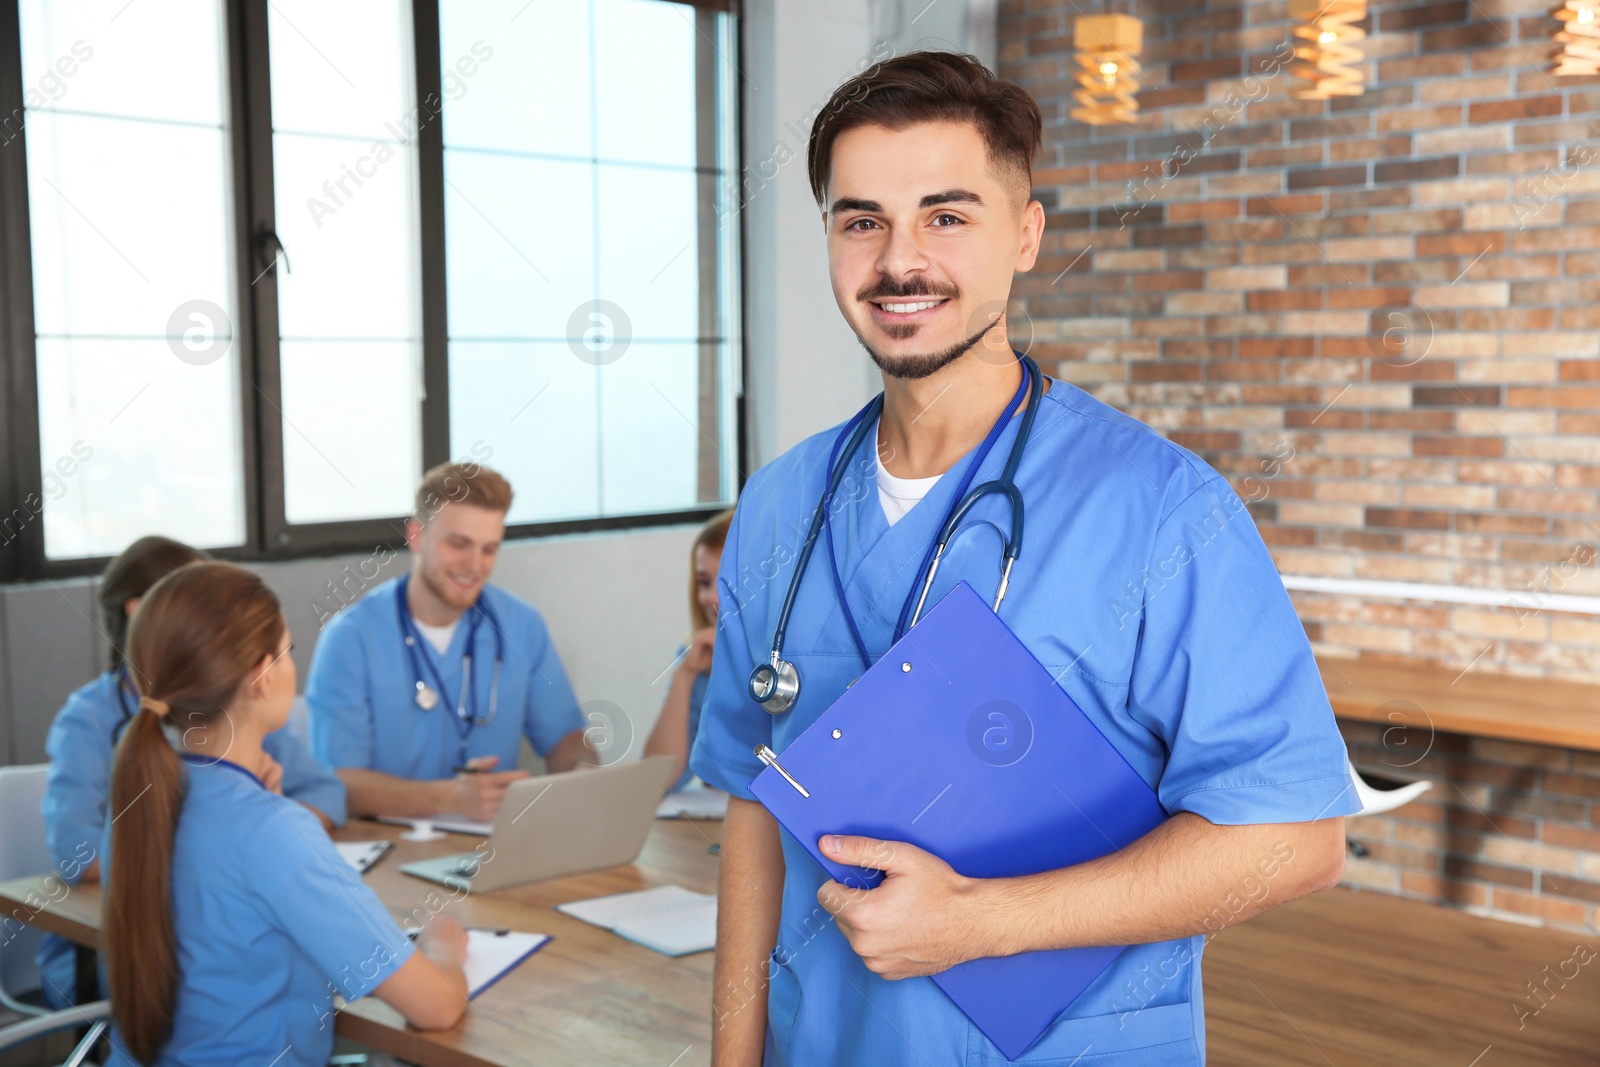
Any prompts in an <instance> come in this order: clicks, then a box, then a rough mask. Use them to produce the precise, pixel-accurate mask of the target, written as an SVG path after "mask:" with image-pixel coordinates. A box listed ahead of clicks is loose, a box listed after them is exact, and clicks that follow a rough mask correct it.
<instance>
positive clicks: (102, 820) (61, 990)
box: [36, 536, 345, 1008]
mask: <svg viewBox="0 0 1600 1067" xmlns="http://www.w3.org/2000/svg"><path fill="white" fill-rule="evenodd" d="M205 558H206V554H205V553H204V552H201V551H200V550H199V549H195V548H190V547H189V546H188V545H186V544H183V543H181V542H178V541H174V540H172V539H171V538H168V537H159V536H150V537H141V538H140V539H139V540H137V541H135V542H134V543H133V544H131V545H129V546H128V547H127V548H125V549H123V551H122V553H121V554H120V555H118V556H117V558H116V559H113V560H112V561H111V562H110V563H109V564H108V565H107V566H106V570H105V573H104V574H103V575H102V576H101V578H100V585H99V589H98V598H99V601H100V610H101V617H102V619H103V620H104V622H105V628H106V629H105V633H106V638H107V640H108V641H109V642H110V645H111V666H110V669H108V670H107V671H106V672H105V673H104V674H102V675H100V677H98V678H96V679H95V680H94V681H92V682H90V683H89V684H87V685H85V686H83V687H82V688H80V689H78V690H77V691H75V692H74V693H73V694H72V695H71V696H70V697H68V698H67V702H66V704H65V705H64V706H63V707H62V709H61V710H60V711H59V712H57V713H56V717H55V721H54V722H52V723H51V724H50V735H49V737H48V738H47V739H46V740H45V751H46V752H47V753H48V754H49V756H50V774H49V778H48V780H47V783H46V785H45V794H44V803H43V805H42V808H43V814H44V829H45V841H46V843H47V844H48V845H49V847H50V856H51V859H52V860H53V861H54V862H55V865H56V869H57V870H58V871H59V872H60V873H61V876H62V877H63V878H65V879H66V880H67V881H68V882H69V883H73V884H76V883H78V882H94V881H98V880H99V877H100V854H99V852H100V838H101V835H102V834H103V833H104V832H105V828H106V817H107V815H108V811H107V808H108V807H109V803H110V801H109V799H108V798H109V795H110V792H111V761H112V757H113V756H114V755H115V750H116V744H117V742H118V741H119V740H120V739H121V738H122V734H123V732H124V731H125V730H126V729H127V727H128V724H129V723H130V722H132V721H133V717H134V715H135V713H136V712H137V711H138V710H139V694H138V691H137V690H136V689H135V688H134V684H133V679H132V678H131V677H130V676H129V673H128V668H127V666H126V665H125V663H124V659H123V649H124V648H125V647H126V645H127V637H128V621H129V620H130V619H131V618H133V613H134V611H135V610H136V609H137V608H138V606H139V602H140V600H141V599H143V597H144V595H145V593H147V592H148V591H149V590H150V587H151V586H153V585H155V584H156V582H158V581H159V580H161V579H162V578H164V577H165V576H166V575H168V574H170V573H171V572H172V571H175V570H177V569H178V568H179V567H184V566H187V565H188V564H190V563H195V562H198V561H200V560H203V559H205ZM261 748H262V756H261V758H262V762H261V764H260V765H259V766H258V767H257V768H256V771H257V773H258V774H260V775H261V778H262V780H263V782H265V783H266V785H267V786H268V788H270V789H272V790H273V791H275V792H278V793H281V794H283V795H284V796H286V797H288V798H290V799H291V800H296V801H299V802H300V803H301V804H303V805H304V806H305V807H307V808H309V809H310V810H311V812H312V814H314V815H316V816H317V818H318V819H319V820H320V821H321V823H322V825H323V826H324V827H325V828H327V829H332V828H333V827H335V826H343V825H344V821H345V792H344V784H343V783H342V782H340V781H339V779H338V777H337V776H335V775H334V773H333V772H332V771H331V770H329V769H328V768H327V767H324V766H322V765H321V764H319V763H318V762H317V761H316V760H314V759H312V757H311V752H310V750H309V749H307V747H306V743H305V741H304V740H303V739H302V738H300V737H298V736H297V735H295V734H293V733H291V732H290V731H289V730H288V729H282V730H277V731H274V732H273V733H270V734H268V735H267V736H266V738H264V739H263V741H262V744H261ZM36 958H37V961H38V964H39V974H40V977H41V979H42V989H43V993H44V999H45V1001H46V1003H48V1004H49V1005H50V1006H51V1007H55V1008H60V1007H65V1006H66V1005H67V1004H70V1003H73V1002H74V1000H75V997H76V986H77V967H76V962H75V961H76V950H75V949H74V947H73V945H72V943H71V942H70V941H67V940H66V939H65V938H61V937H57V936H56V935H54V934H47V935H45V938H44V940H43V941H41V942H40V944H39V951H38V954H37V957H36Z"/></svg>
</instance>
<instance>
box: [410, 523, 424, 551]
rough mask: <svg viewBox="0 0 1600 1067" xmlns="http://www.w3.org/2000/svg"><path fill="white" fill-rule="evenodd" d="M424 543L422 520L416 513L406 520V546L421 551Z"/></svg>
mask: <svg viewBox="0 0 1600 1067" xmlns="http://www.w3.org/2000/svg"><path fill="white" fill-rule="evenodd" d="M421 545H422V520H420V519H418V518H417V517H416V516H415V515H413V516H412V517H411V518H409V519H407V520H406V547H407V548H409V549H410V550H411V551H413V552H418V551H421Z"/></svg>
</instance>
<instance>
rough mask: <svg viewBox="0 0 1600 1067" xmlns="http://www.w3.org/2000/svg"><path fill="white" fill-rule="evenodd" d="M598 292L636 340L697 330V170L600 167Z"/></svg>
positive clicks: (686, 336)
mask: <svg viewBox="0 0 1600 1067" xmlns="http://www.w3.org/2000/svg"><path fill="white" fill-rule="evenodd" d="M598 170H599V176H600V218H599V223H600V226H599V230H600V293H601V295H602V296H603V297H604V298H605V299H607V300H610V301H612V302H613V303H615V304H617V305H618V306H619V307H621V308H622V309H623V310H624V311H625V312H627V315H628V321H629V323H630V324H631V327H632V332H633V336H634V337H640V338H656V339H660V338H670V339H672V340H679V341H687V340H693V339H694V338H696V337H698V336H699V334H700V255H699V251H698V249H697V247H696V245H697V242H698V240H699V225H698V223H699V219H698V217H697V215H696V208H697V206H698V205H697V203H696V195H695V186H696V176H695V173H694V172H693V171H689V170H683V171H663V170H650V169H645V168H643V167H611V166H605V165H602V166H600V167H599V168H598Z"/></svg>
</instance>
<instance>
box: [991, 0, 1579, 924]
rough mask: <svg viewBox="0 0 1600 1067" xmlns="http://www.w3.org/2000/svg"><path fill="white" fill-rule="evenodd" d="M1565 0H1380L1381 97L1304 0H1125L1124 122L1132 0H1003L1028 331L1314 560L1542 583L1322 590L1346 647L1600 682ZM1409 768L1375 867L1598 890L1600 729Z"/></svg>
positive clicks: (1373, 56)
mask: <svg viewBox="0 0 1600 1067" xmlns="http://www.w3.org/2000/svg"><path fill="white" fill-rule="evenodd" d="M1554 6H1555V4H1554V2H1553V0H1471V2H1467V0H1443V2H1425V3H1420V4H1418V3H1409V4H1407V3H1385V2H1378V3H1373V4H1372V5H1371V7H1370V11H1371V15H1370V17H1369V19H1368V22H1367V29H1368V32H1369V34H1370V36H1369V38H1368V39H1367V41H1366V42H1365V43H1364V51H1365V54H1366V55H1367V57H1368V62H1367V63H1366V65H1365V66H1366V71H1367V75H1368V88H1367V91H1366V93H1365V94H1364V95H1362V96H1359V97H1354V98H1346V99H1339V100H1334V101H1330V102H1323V101H1300V100H1295V99H1293V98H1292V97H1291V96H1290V95H1289V88H1290V84H1289V83H1290V79H1289V78H1288V76H1287V74H1286V72H1285V66H1284V64H1285V61H1286V58H1287V55H1288V42H1289V41H1290V23H1289V21H1288V18H1287V8H1286V3H1285V2H1284V0H1256V2H1251V3H1248V4H1244V3H1239V2H1237V0H1235V2H1229V0H1127V2H1126V3H1124V4H1122V5H1113V7H1112V8H1111V9H1112V10H1119V11H1127V12H1128V13H1131V14H1133V15H1135V16H1137V17H1139V18H1140V19H1141V20H1142V21H1143V23H1144V31H1145V42H1146V44H1145V50H1144V55H1143V62H1144V65H1145V69H1144V77H1143V89H1142V90H1141V92H1140V93H1139V99H1140V104H1141V118H1140V122H1139V124H1138V125H1137V126H1115V127H1101V128H1099V129H1095V128H1092V127H1089V126H1085V125H1083V124H1080V123H1078V122H1075V121H1074V120H1072V119H1071V118H1070V117H1069V114H1070V112H1071V110H1072V108H1073V106H1074V105H1073V102H1072V99H1071V92H1072V89H1073V83H1072V81H1071V76H1072V74H1073V72H1074V71H1075V70H1076V65H1075V62H1074V58H1073V53H1072V47H1073V39H1072V31H1073V19H1074V17H1075V16H1076V15H1077V14H1079V13H1082V12H1088V11H1098V10H1100V9H1101V8H1100V7H1098V6H1095V7H1081V5H1080V6H1074V5H1073V4H1071V3H1068V2H1065V0H1059V2H1056V0H1002V3H1001V15H1000V38H999V40H1000V73H1001V74H1002V75H1003V76H1005V77H1008V78H1011V79H1013V80H1015V81H1018V82H1020V83H1021V84H1022V85H1023V86H1025V87H1026V88H1027V89H1029V90H1030V91H1031V92H1032V93H1033V94H1034V96H1035V97H1036V98H1037V99H1038V100H1039V102H1040V104H1041V106H1042V107H1043V109H1044V113H1045V123H1046V125H1045V151H1044V157H1043V159H1042V160H1041V163H1040V165H1039V167H1038V169H1037V171H1036V174H1035V185H1036V195H1037V196H1038V197H1039V199H1040V200H1041V201H1042V202H1043V203H1044V204H1045V206H1046V209H1047V212H1048V216H1049V219H1048V226H1047V230H1046V235H1045V245H1044V250H1043V253H1042V255H1041V257H1040V262H1039V264H1038V266H1037V268H1036V269H1035V270H1034V271H1033V272H1032V273H1031V274H1030V275H1028V276H1027V277H1025V278H1021V279H1019V280H1018V283H1017V286H1016V289H1015V292H1014V302H1013V308H1012V326H1013V339H1014V340H1015V341H1016V342H1017V343H1018V344H1019V345H1028V346H1030V350H1031V351H1032V353H1033V354H1034V355H1035V356H1036V357H1037V358H1039V359H1040V361H1041V362H1042V363H1044V364H1045V366H1046V367H1047V369H1049V370H1051V371H1052V372H1053V373H1055V374H1057V375H1058V376H1060V377H1062V378H1064V379H1066V380H1068V381H1071V382H1074V383H1076V384H1078V385H1081V386H1083V387H1084V388H1086V389H1088V390H1090V391H1091V392H1093V393H1095V394H1096V395H1097V396H1099V397H1100V398H1102V399H1104V400H1106V401H1108V402H1109V403H1112V404H1114V405H1116V406H1118V407H1120V408H1122V409H1124V410H1126V411H1129V412H1131V413H1132V414H1134V415H1136V416H1138V417H1139V418H1141V419H1144V420H1145V421H1146V422H1149V423H1151V424H1152V425H1154V426H1156V427H1157V428H1159V429H1161V430H1162V431H1164V432H1166V433H1167V434H1168V435H1169V436H1170V437H1171V438H1172V439H1174V440H1176V441H1178V442H1180V443H1182V444H1184V445H1186V446H1188V447H1190V448H1192V449H1194V450H1195V451H1197V452H1198V453H1200V454H1201V455H1202V456H1204V457H1205V458H1206V459H1207V460H1208V461H1210V462H1211V463H1212V464H1213V465H1214V466H1216V467H1217V468H1218V469H1219V470H1221V471H1222V472H1223V473H1225V474H1227V475H1228V476H1229V477H1230V479H1231V480H1232V481H1233V483H1234V486H1235V488H1236V489H1237V490H1238V491H1239V493H1240V495H1241V496H1242V497H1243V498H1244V499H1245V500H1246V501H1248V502H1250V505H1251V510H1252V513H1253V514H1254V515H1255V518H1256V521H1257V523H1258V525H1259V526H1260V528H1261V531H1262V534H1263V536H1264V537H1265V539H1266V540H1267V543H1268V544H1269V546H1270V547H1271V549H1272V551H1273V554H1274V556H1275V558H1276V559H1277V562H1278V565H1279V568H1280V570H1282V572H1283V573H1284V574H1285V575H1286V576H1288V577H1291V578H1292V577H1293V576H1301V577H1314V578H1335V579H1351V580H1360V579H1368V580H1380V581H1402V582H1421V583H1430V584H1434V585H1441V586H1451V587H1457V588H1462V587H1465V588H1468V589H1476V590H1502V591H1507V592H1510V593H1514V594H1515V597H1514V599H1513V600H1512V602H1511V603H1510V604H1509V605H1507V606H1501V607H1496V606H1477V605H1468V604H1459V603H1450V602H1440V601H1430V600H1421V599H1390V598H1380V597H1357V596H1351V595H1348V594H1344V593H1327V592H1315V593H1313V592H1305V591H1296V592H1295V593H1294V599H1295V603H1296V606H1297V608H1298V609H1299V611H1300V614H1301V617H1302V619H1303V620H1304V622H1305V624H1306V628H1307V631H1308V633H1309V635H1310V636H1311V639H1312V642H1313V645H1314V646H1315V647H1316V648H1317V649H1318V651H1319V652H1322V653H1325V654H1330V655H1340V656H1377V657H1410V658H1421V659H1429V660H1438V661H1442V662H1445V663H1447V664H1451V665H1453V666H1454V667H1456V668H1458V669H1462V670H1469V669H1470V670H1482V671H1498V672H1504V673H1516V674H1527V675H1549V676H1559V677H1565V678H1570V679H1574V680H1579V681H1588V682H1600V617H1597V616H1594V615H1588V614H1581V613H1572V612H1564V611H1558V610H1555V609H1556V608H1558V607H1562V606H1563V605H1561V603H1560V602H1559V597H1560V596H1561V595H1567V594H1575V595H1580V596H1594V595H1600V565H1597V564H1596V547H1597V546H1600V520H1597V512H1600V499H1597V497H1600V88H1597V87H1596V82H1595V80H1594V79H1580V80H1572V79H1563V80H1562V81H1561V82H1560V83H1557V82H1556V81H1555V80H1554V79H1553V78H1552V77H1551V76H1550V75H1548V74H1547V73H1546V71H1547V68H1548V66H1549V60H1550V57H1551V55H1552V53H1553V52H1554V50H1555V45H1554V44H1553V43H1552V42H1551V40H1550V35H1551V33H1552V32H1553V30H1554V29H1555V28H1556V26H1557V23H1556V22H1555V21H1554V20H1553V19H1550V18H1549V17H1548V12H1549V11H1550V10H1551V9H1552V8H1553V7H1554ZM1080 8H1081V10H1080ZM1596 714H1600V708H1597V710H1596ZM1345 728H1346V729H1347V731H1348V732H1347V739H1348V740H1349V742H1350V745H1351V751H1352V754H1353V756H1354V757H1355V759H1356V761H1357V763H1358V764H1360V765H1362V766H1364V767H1367V768H1370V769H1374V770H1378V771H1383V770H1385V769H1386V766H1387V765H1392V763H1393V761H1392V760H1391V759H1390V758H1388V756H1387V754H1386V753H1385V752H1384V751H1383V750H1382V745H1381V742H1382V733H1381V730H1380V729H1379V728H1378V727H1368V726H1365V725H1360V724H1345ZM1393 775H1394V777H1397V778H1412V777H1416V776H1418V775H1424V776H1428V777H1432V778H1433V779H1434V780H1436V781H1437V782H1438V783H1439V784H1438V786H1437V787H1436V788H1435V789H1434V790H1433V791H1432V792H1431V793H1430V794H1428V796H1427V797H1425V798H1424V799H1423V800H1420V801H1418V802H1416V803H1414V804H1412V805H1409V806H1408V807H1407V808H1406V809H1403V810H1402V811H1401V812H1398V813H1396V814H1395V815H1394V816H1385V817H1367V818H1363V819H1358V820H1353V821H1352V822H1351V824H1350V825H1351V832H1352V834H1353V835H1354V836H1356V837H1357V838H1358V839H1360V840H1362V841H1363V843H1365V844H1366V845H1367V847H1368V849H1369V852H1370V856H1369V858H1367V859H1365V860H1359V861H1352V863H1351V865H1350V868H1349V870H1350V875H1349V880H1350V881H1351V882H1353V883H1357V884H1362V885H1367V886H1372V887H1374V888H1380V889H1383V890H1386V891H1390V892H1398V893H1405V894H1409V895H1415V896H1420V897H1427V898H1430V899H1436V900H1446V901H1451V902H1453V903H1457V904H1460V905H1462V906H1469V907H1473V908H1479V909H1483V910H1485V911H1488V912H1491V913H1495V914H1499V915H1502V916H1506V917H1513V918H1520V919H1523V920H1525V921H1527V920H1531V921H1538V922H1546V923H1553V924H1557V925H1562V926H1569V927H1572V928H1574V929H1577V928H1579V927H1581V926H1582V925H1583V923H1585V922H1588V921H1595V920H1596V919H1597V918H1600V916H1597V915H1596V912H1595V907H1596V904H1597V902H1600V759H1597V758H1596V757H1595V756H1594V755H1593V754H1584V753H1574V752H1568V751H1565V750H1560V749H1548V748H1542V747H1540V746H1517V745H1506V744H1500V743H1490V742H1484V741H1476V742H1474V741H1472V740H1470V739H1468V738H1464V737H1453V736H1448V735H1440V736H1439V737H1438V738H1437V739H1436V749H1435V750H1434V751H1433V752H1431V753H1430V756H1429V758H1428V760H1426V761H1425V762H1424V763H1422V764H1418V765H1417V766H1414V767H1404V768H1397V769H1394V771H1393Z"/></svg>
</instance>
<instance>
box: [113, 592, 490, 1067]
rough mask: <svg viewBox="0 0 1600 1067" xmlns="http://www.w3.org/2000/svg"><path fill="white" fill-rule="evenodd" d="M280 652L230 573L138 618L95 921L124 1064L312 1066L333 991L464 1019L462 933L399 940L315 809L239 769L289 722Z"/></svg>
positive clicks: (425, 1016)
mask: <svg viewBox="0 0 1600 1067" xmlns="http://www.w3.org/2000/svg"><path fill="white" fill-rule="evenodd" d="M290 647H291V646H290V644H289V630H288V626H287V625H286V624H285V622H284V619H283V614H282V612H281V610H280V609H279V605H278V600H277V597H275V596H274V595H273V594H272V592H271V591H270V590H269V589H267V587H266V586H265V585H264V584H263V583H262V581H261V579H260V578H258V577H257V576H256V575H255V574H253V573H252V572H250V571H248V570H245V569H244V568H242V567H238V566H235V565H233V564H229V563H214V562H202V563H195V564H192V565H190V566H186V567H182V568H180V569H178V570H176V571H173V572H172V573H171V574H169V575H167V576H166V577H165V578H163V579H161V580H160V581H159V582H157V583H156V584H155V585H154V586H153V587H152V588H151V589H150V591H149V592H148V593H147V594H146V595H145V597H144V600H143V603H142V604H141V606H140V608H139V611H138V612H137V613H136V614H135V615H134V618H133V623H132V626H131V628H130V632H129V637H128V645H127V658H128V667H129V673H130V674H131V675H132V677H133V679H134V682H135V684H136V686H137V687H138V691H139V695H138V711H137V713H136V714H135V716H134V718H133V721H132V722H131V723H130V724H129V725H128V728H127V729H126V730H125V731H124V732H123V736H122V740H121V742H120V743H119V745H118V747H117V755H116V762H115V765H114V768H113V771H112V776H111V810H112V812H114V813H116V814H115V815H114V817H113V819H112V822H111V827H110V842H109V847H108V848H107V849H106V850H105V855H106V858H107V864H106V868H105V872H104V880H105V893H104V897H103V899H104V909H105V913H104V916H103V921H102V931H103V934H104V942H103V944H104V948H105V957H106V970H107V974H108V976H109V979H110V984H111V1003H112V1017H113V1022H114V1024H115V1025H114V1027H113V1030H112V1050H113V1054H114V1055H113V1059H114V1060H115V1061H117V1062H119V1063H123V1064H126V1063H128V1062H129V1061H135V1062H138V1063H142V1064H158V1063H159V1064H186V1065H187V1064H218V1065H222V1064H226V1065H227V1067H237V1065H238V1064H240V1063H249V1062H259V1063H262V1064H266V1063H275V1064H277V1065H279V1067H291V1065H305V1067H322V1065H323V1064H325V1063H326V1062H327V1060H328V1057H329V1055H330V1054H331V1053H332V1050H333V1025H332V1023H333V1010H334V1007H333V998H334V995H335V994H338V995H340V996H342V997H344V998H345V999H346V1000H355V999H357V998H359V997H363V996H366V995H367V994H368V993H375V994H376V995H377V996H378V997H379V998H380V999H381V1000H383V1001H385V1002H386V1003H388V1004H389V1005H391V1006H392V1007H394V1008H395V1009H396V1010H397V1011H399V1012H400V1013H401V1014H402V1015H404V1016H405V1018H406V1019H407V1021H409V1022H410V1023H411V1024H412V1025H413V1026H416V1027H418V1028H421V1029H445V1028H448V1027H451V1026H454V1025H455V1023H456V1021H457V1020H458V1019H460V1017H461V1015H462V1013H463V1012H464V1011H465V1010H466V1003H467V1001H466V979H465V977H464V976H463V974H462V971H461V965H462V961H463V960H464V958H465V954H466V933H465V932H464V931H463V930H462V929H461V927H460V925H459V924H457V923H456V922H455V921H454V920H450V919H444V918H442V917H438V916H436V917H435V918H434V920H433V921H432V922H430V923H429V924H428V926H426V927H425V928H424V929H423V931H422V933H421V934H420V935H419V936H418V937H417V939H416V942H415V943H413V942H412V941H410V940H408V939H407V937H406V936H405V934H404V933H403V932H402V931H401V930H400V928H399V927H398V926H396V925H395V922H394V920H393V919H391V918H390V917H389V915H388V913H387V912H386V911H385V910H384V907H383V905H382V903H380V902H379V900H378V898H377V896H376V895H375V894H374V893H373V892H372V890H371V889H370V888H368V887H367V886H366V885H365V884H363V883H362V881H361V879H360V876H359V875H357V874H356V873H355V871H354V870H353V869H352V868H350V867H349V866H348V865H347V864H346V863H344V861H343V860H341V859H340V858H339V854H338V852H337V851H335V850H334V848H333V845H332V842H330V841H329V839H328V836H327V834H325V833H323V832H322V828H321V826H320V825H319V823H318V821H317V819H316V816H314V815H313V814H312V813H311V812H310V811H309V810H308V809H306V808H305V807H303V806H301V805H299V804H296V803H294V802H293V801H290V800H286V799H285V798H284V797H282V796H281V795H279V794H278V793H275V792H273V791H271V790H270V789H268V788H267V787H266V786H265V785H264V784H263V783H262V781H261V780H260V779H259V778H258V777H257V776H256V773H255V772H254V770H252V768H258V767H260V766H262V765H263V764H262V748H261V745H262V741H263V739H264V738H265V737H266V736H267V735H268V734H271V733H272V732H274V731H276V730H278V729H281V728H282V727H283V725H284V723H285V722H286V721H287V719H288V716H289V707H290V703H291V702H292V701H293V698H294V690H295V668H294V661H293V660H292V659H290V658H289V655H288V652H289V649H290ZM164 727H171V728H172V730H173V731H174V732H175V733H176V734H177V735H178V736H179V737H181V747H180V749H179V750H177V751H175V750H174V748H173V746H172V744H171V742H169V740H168V738H167V736H166V734H165V732H164Z"/></svg>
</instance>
